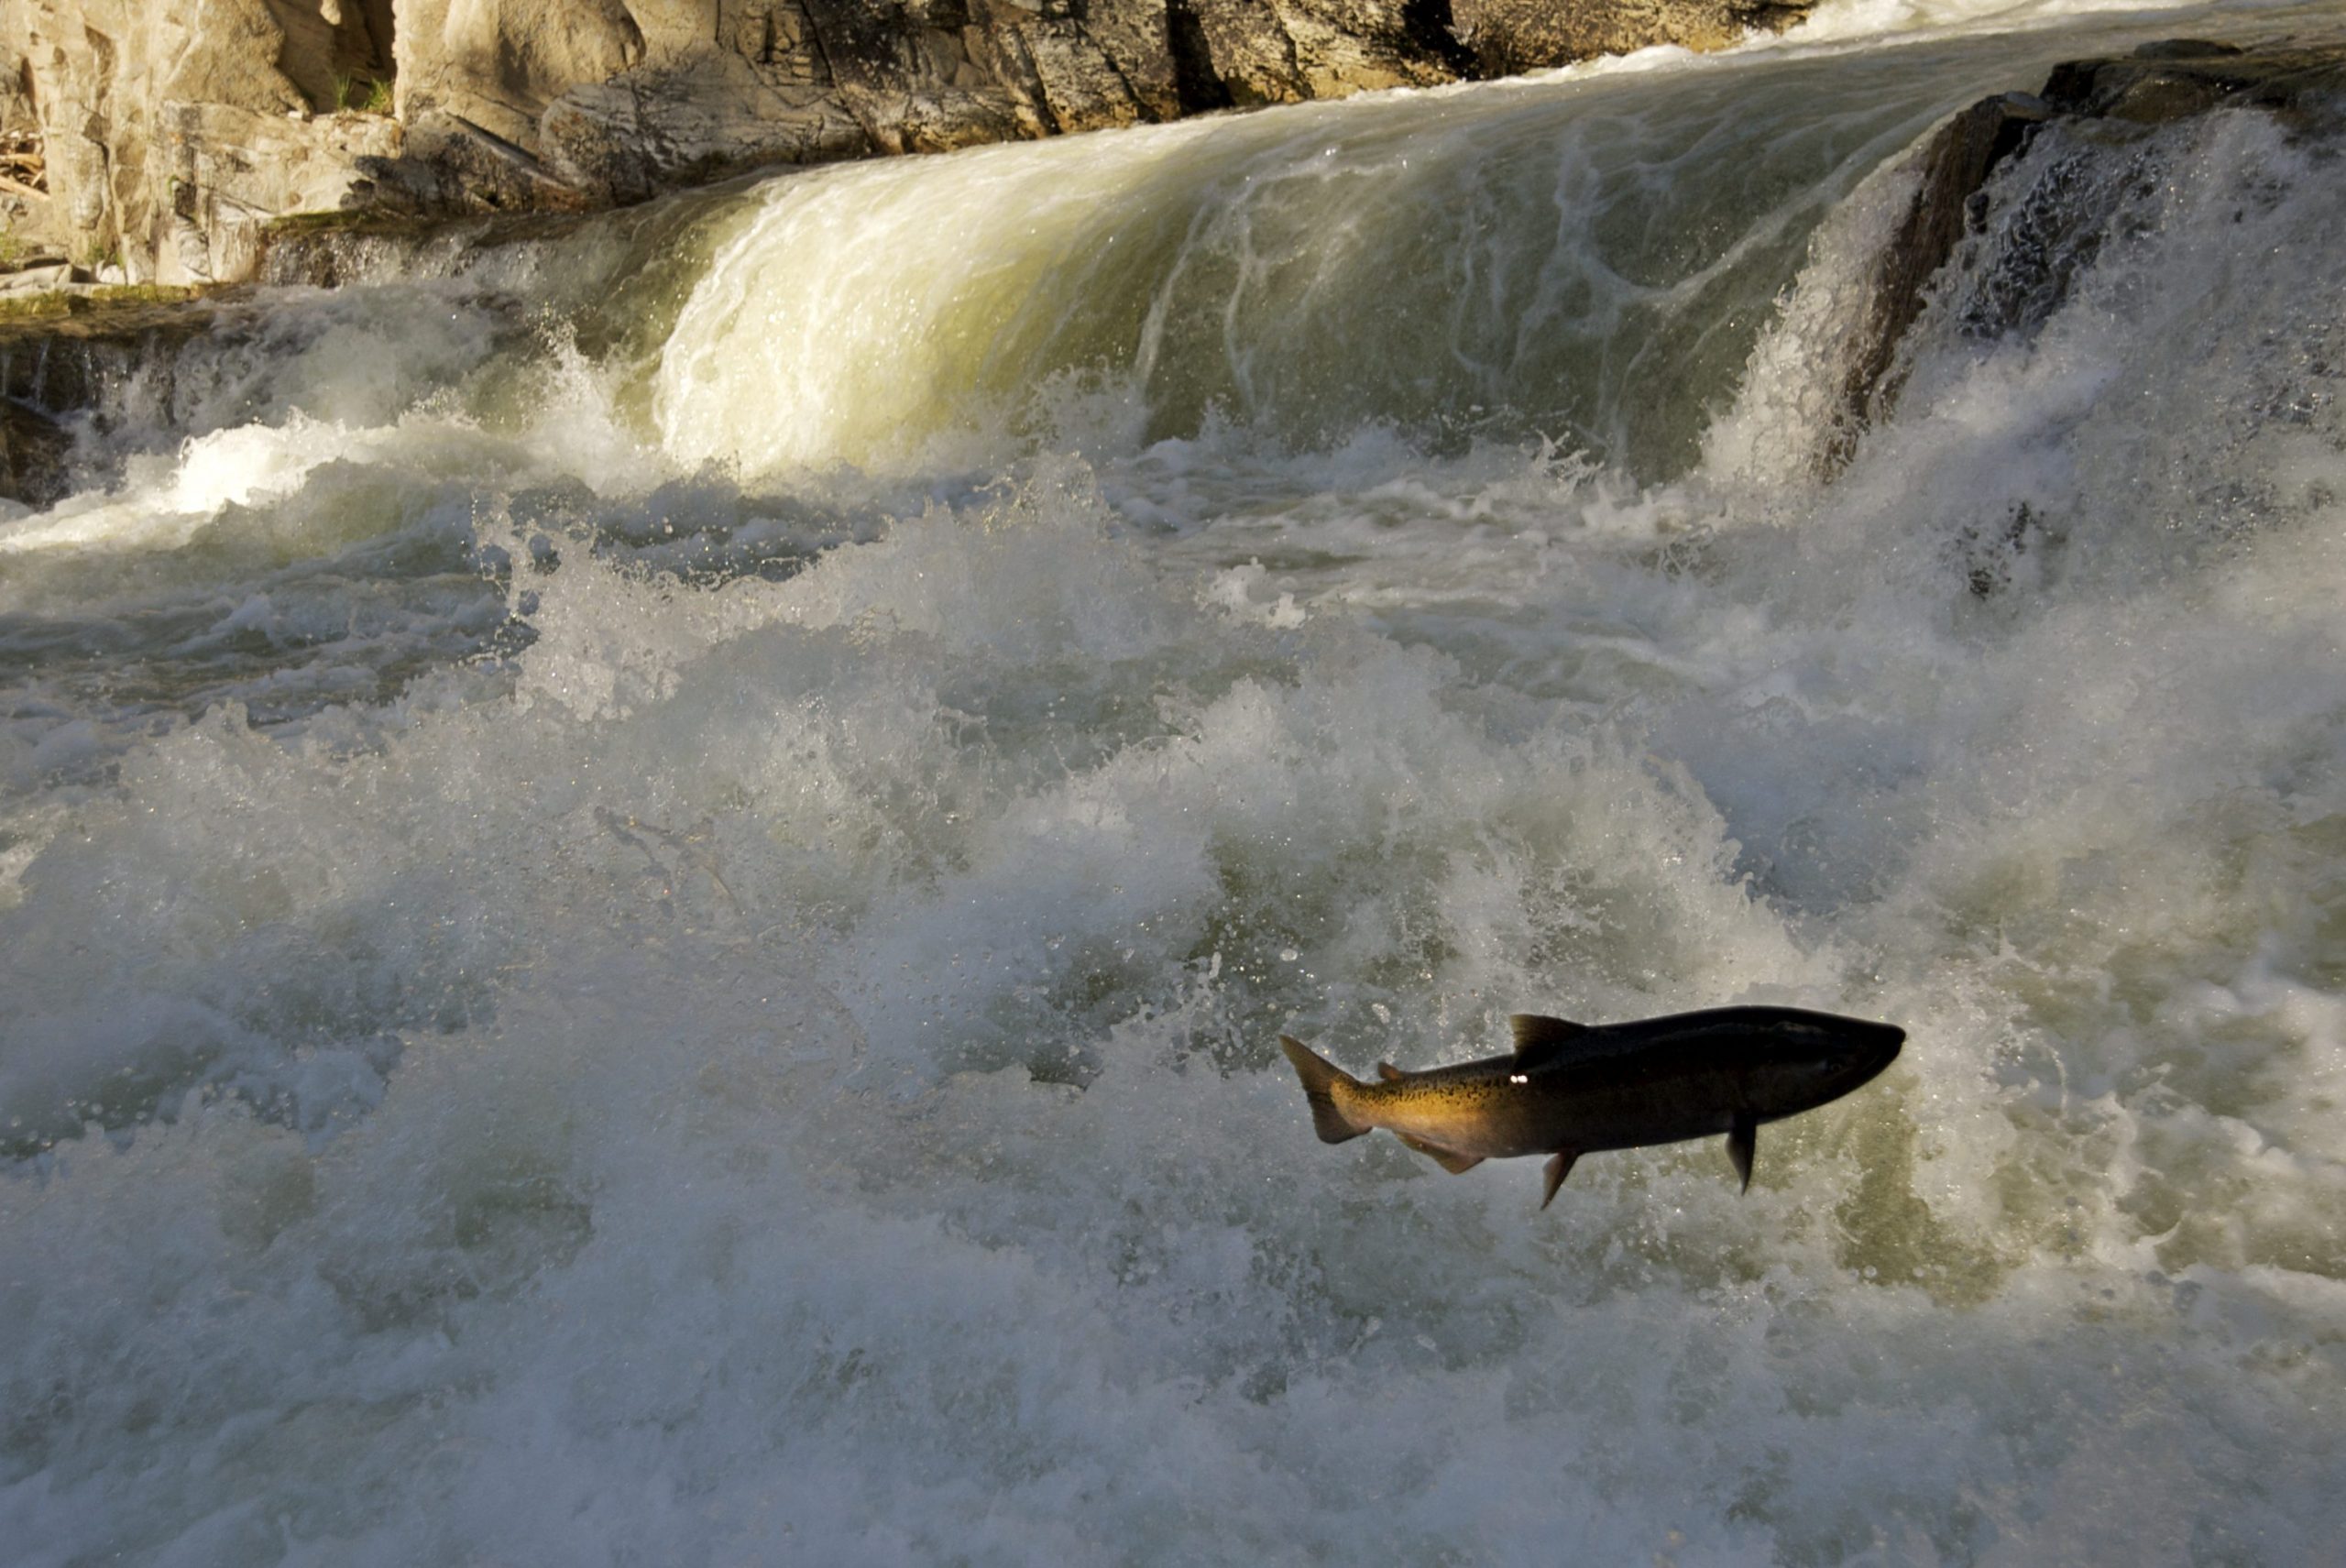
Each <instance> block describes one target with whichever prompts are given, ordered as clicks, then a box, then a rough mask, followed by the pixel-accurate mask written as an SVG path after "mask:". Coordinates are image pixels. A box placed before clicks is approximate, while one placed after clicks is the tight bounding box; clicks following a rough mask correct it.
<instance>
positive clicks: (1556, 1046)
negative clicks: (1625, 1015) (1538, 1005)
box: [1507, 1013, 1588, 1072]
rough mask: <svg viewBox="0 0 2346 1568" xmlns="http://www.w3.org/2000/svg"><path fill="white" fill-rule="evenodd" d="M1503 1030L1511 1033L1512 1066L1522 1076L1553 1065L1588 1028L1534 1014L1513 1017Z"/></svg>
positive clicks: (1569, 1021) (1511, 1016)
mask: <svg viewBox="0 0 2346 1568" xmlns="http://www.w3.org/2000/svg"><path fill="white" fill-rule="evenodd" d="M1507 1027H1508V1028H1510V1029H1513V1030H1514V1031H1515V1064H1516V1066H1518V1067H1519V1068H1521V1069H1524V1070H1525V1071H1526V1072H1529V1071H1530V1070H1531V1069H1533V1068H1535V1067H1540V1066H1543V1065H1545V1064H1546V1063H1548V1062H1551V1061H1554V1060H1555V1059H1556V1058H1558V1057H1560V1056H1562V1055H1563V1054H1565V1053H1566V1052H1567V1051H1569V1050H1570V1049H1571V1048H1572V1045H1573V1041H1575V1040H1577V1039H1578V1038H1579V1037H1580V1036H1583V1035H1585V1034H1587V1033H1588V1025H1585V1024H1575V1023H1573V1021H1572V1020H1571V1019H1569V1018H1543V1017H1541V1016H1540V1014H1537V1013H1514V1014H1508V1016H1507Z"/></svg>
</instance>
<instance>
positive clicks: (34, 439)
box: [0, 398, 73, 507]
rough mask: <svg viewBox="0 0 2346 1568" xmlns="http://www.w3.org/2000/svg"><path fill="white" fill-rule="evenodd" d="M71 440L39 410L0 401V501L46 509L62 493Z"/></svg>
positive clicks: (7, 401) (10, 400)
mask: <svg viewBox="0 0 2346 1568" xmlns="http://www.w3.org/2000/svg"><path fill="white" fill-rule="evenodd" d="M72 450H73V438H72V436H71V434H69V433H67V432H66V431H65V429H64V428H63V427H62V426H61V425H60V424H59V423H58V422H56V421H55V420H53V419H51V418H50V417H49V415H47V414H45V413H43V412H41V411H39V410H38V409H33V408H27V407H26V406H25V405H24V404H22V403H20V402H17V401H16V400H15V399H14V398H0V500H9V501H17V502H21V503H23V504H24V505H26V506H36V507H38V506H47V505H48V504H49V502H51V501H54V500H55V499H58V497H60V496H61V495H63V494H64V493H65V461H66V458H67V456H68V455H70V454H71V452H72Z"/></svg>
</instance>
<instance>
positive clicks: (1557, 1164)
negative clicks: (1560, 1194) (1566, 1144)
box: [1540, 1149, 1580, 1209]
mask: <svg viewBox="0 0 2346 1568" xmlns="http://www.w3.org/2000/svg"><path fill="white" fill-rule="evenodd" d="M1578 1158H1580V1151H1579V1150H1578V1149H1558V1150H1557V1151H1556V1152H1555V1153H1554V1154H1552V1155H1551V1156H1550V1157H1548V1166H1547V1174H1548V1190H1546V1191H1545V1192H1542V1193H1541V1194H1540V1207H1541V1208H1542V1209H1544V1208H1546V1207H1547V1206H1548V1205H1549V1204H1551V1203H1552V1202H1554V1201H1556V1189H1557V1188H1559V1187H1562V1185H1563V1184H1564V1178H1565V1177H1567V1176H1570V1175H1571V1174H1572V1173H1573V1161H1574V1160H1576V1159H1578Z"/></svg>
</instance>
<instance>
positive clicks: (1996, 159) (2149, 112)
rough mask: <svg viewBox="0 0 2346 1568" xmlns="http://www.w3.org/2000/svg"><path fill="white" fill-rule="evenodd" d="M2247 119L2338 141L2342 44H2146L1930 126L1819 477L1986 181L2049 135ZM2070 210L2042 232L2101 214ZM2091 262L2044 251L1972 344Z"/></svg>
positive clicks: (1837, 458)
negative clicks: (2271, 119) (2034, 273)
mask: <svg viewBox="0 0 2346 1568" xmlns="http://www.w3.org/2000/svg"><path fill="white" fill-rule="evenodd" d="M2242 110H2254V111H2258V112H2262V113H2265V114H2270V115H2274V116H2275V118H2277V119H2278V120H2279V121H2280V122H2281V124H2282V125H2283V126H2285V127H2286V128H2287V129H2288V130H2289V131H2290V132H2291V134H2293V135H2298V136H2306V137H2320V138H2323V139H2335V138H2336V137H2338V136H2339V134H2340V133H2341V131H2346V43H2334V42H2333V43H2322V44H2305V43H2299V42H2294V41H2291V42H2282V43H2276V44H2268V45H2264V46H2260V47H2257V48H2254V49H2243V48H2242V47H2240V46H2239V45H2236V44H2230V43H2220V42H2215V41H2211V40H2209V39H2203V38H2171V39H2167V40H2165V41H2162V42H2158V43H2151V44H2144V45H2143V46H2142V47H2141V48H2140V49H2136V50H2134V52H2133V53H2132V54H2131V55H2126V56H2123V57H2120V58H2114V59H2106V60H2072V61H2070V62H2068V63H2066V64H2064V65H2059V66H2055V68H2054V70H2053V72H2052V74H2051V75H2050V76H2049V77H2048V78H2046V80H2045V85H2044V87H2043V89H2042V90H2041V91H2040V92H2037V93H2000V94H1998V95H1997V96H1995V97H1992V98H1984V99H1982V100H1980V101H1979V103H1977V104H1972V105H1971V106H1970V107H1969V108H1968V109H1965V110H1963V111H1961V112H1960V113H1958V114H1957V115H1955V116H1954V117H1953V118H1952V119H1950V120H1948V121H1947V122H1946V124H1945V125H1943V126H1940V127H1939V128H1938V130H1937V131H1936V132H1935V133H1934V134H1933V135H1932V136H1931V137H1929V138H1927V139H1926V140H1925V141H1924V143H1923V144H1922V145H1921V146H1920V147H1918V148H1916V149H1915V150H1914V152H1913V154H1911V155H1910V157H1909V159H1908V166H1909V167H1910V168H1911V169H1912V170H1913V171H1914V172H1915V173H1916V174H1917V176H1918V179H1917V181H1916V184H1915V189H1914V194H1913V201H1912V202H1911V203H1909V205H1908V207H1907V209H1906V212H1905V214H1904V216H1903V218H1902V221H1901V222H1900V223H1899V225H1898V226H1897V228H1896V230H1895V231H1894V233H1893V235H1892V236H1891V240H1890V242H1889V244H1888V245H1886V246H1885V247H1883V249H1882V252H1881V258H1880V263H1879V264H1878V266H1877V268H1876V270H1875V274H1874V278H1873V282H1872V288H1871V291H1870V293H1869V299H1868V301H1867V302H1866V305H1865V307H1864V308H1865V311H1866V313H1867V319H1866V321H1865V322H1864V323H1863V325H1862V327H1861V328H1860V329H1859V331H1858V334H1857V339H1856V342H1857V347H1856V350H1855V352H1854V353H1853V354H1852V355H1851V356H1850V357H1849V359H1848V360H1847V378H1846V380H1845V381H1844V383H1843V390H1842V395H1841V408H1840V410H1839V417H1838V418H1837V419H1836V422H1835V429H1834V432H1833V435H1832V439H1831V441H1830V443H1829V445H1828V447H1827V449H1826V451H1825V464H1826V467H1827V469H1828V471H1830V470H1831V469H1835V468H1837V467H1838V466H1840V465H1841V464H1842V463H1843V462H1844V461H1845V460H1846V459H1847V456H1848V455H1849V452H1850V450H1851V448H1852V447H1853V446H1854V444H1855V443H1856V441H1857V439H1858V435H1859V434H1860V433H1862V432H1863V431H1864V429H1865V428H1866V426H1867V425H1868V424H1869V423H1870V422H1875V421H1878V420H1880V418H1881V417H1882V416H1883V415H1884V414H1886V413H1887V412H1888V411H1889V410H1890V408H1891V405H1892V404H1893V403H1894V402H1895V401H1896V400H1897V397H1898V392H1899V389H1900V386H1901V384H1902V370H1901V367H1900V365H1899V363H1898V346H1899V342H1900V340H1901V339H1902V337H1903V336H1904V335H1905V333H1906V330H1907V328H1909V327H1910V326H1912V325H1913V323H1914V320H1915V318H1916V317H1917V316H1919V315H1920V314H1921V313H1922V312H1923V309H1924V305H1925V304H1926V303H1927V302H1928V299H1929V294H1930V290H1931V287H1932V285H1933V280H1935V278H1937V277H1938V276H1939V274H1940V272H1941V271H1942V269H1945V268H1946V265H1947V263H1948V262H1949V261H1950V260H1951V259H1953V258H1955V256H1956V254H1957V247H1959V246H1960V245H1961V243H1962V241H1963V239H1964V238H1965V236H1967V235H1968V234H1969V233H1970V232H1972V230H1973V228H1974V227H1975V226H1976V225H1977V224H1978V222H1979V209H1980V205H1981V203H1982V200H1983V198H1982V192H1984V190H1985V189H1986V187H1987V185H1988V183H1989V181H1990V178H1991V177H1993V176H1994V175H1995V174H1996V173H1997V171H1998V170H2001V169H2002V168H2003V167H2004V166H2005V164H2006V163H2007V162H2008V161H2009V160H2011V159H2012V158H2014V157H2015V156H2017V155H2018V154H2020V153H2021V152H2023V150H2024V149H2026V148H2028V147H2029V146H2030V144H2031V143H2032V142H2034V139H2035V138H2036V137H2039V136H2041V135H2043V134H2044V133H2045V130H2046V129H2047V128H2048V127H2052V126H2067V127H2069V128H2070V129H2072V130H2080V131H2084V132H2086V133H2087V136H2088V140H2090V141H2091V142H2094V143H2096V144H2098V145H2100V146H2102V147H2105V148H2110V149H2112V150H2122V149H2123V148H2126V147H2127V146H2128V145H2129V144H2131V143H2133V142H2136V141H2138V140H2140V139H2141V138H2143V137H2147V136H2149V135H2150V134H2152V133H2153V132H2154V131H2155V130H2156V129H2157V128H2158V127H2159V126H2165V125H2169V124H2172V123H2174V122H2176V121H2178V120H2182V119H2186V118H2188V117H2190V116H2192V115H2202V114H2207V113H2210V112H2219V111H2224V112H2230V111H2242ZM2069 205H2070V208H2071V210H2070V211H2068V212H2066V214H2051V215H2050V218H2049V220H2048V221H2049V222H2052V223H2055V224H2066V225H2069V226H2071V227H2073V228H2076V227H2081V226H2086V225H2092V224H2094V223H2096V222H2097V221H2098V220H2099V218H2100V217H2101V216H2102V215H2103V214H2096V213H2089V212H2083V211H2078V210H2076V208H2077V203H2076V201H2075V200H2074V199H2073V200H2072V201H2071V203H2069ZM2086 254H2088V251H2087V250H2086V249H2084V248H2072V249H2064V248H2062V247H2057V246H2049V247H2046V248H2045V252H2044V256H2045V263H2044V264H2045V266H2047V267H2049V268H2051V269H2053V270H2052V271H2051V272H2049V273H2048V275H2046V276H2045V277H2042V278H2035V279H2028V280H2006V282H2005V285H2004V286H2003V287H2001V289H1998V290H1993V291H1988V292H1989V295H1990V298H1993V299H1995V300H1998V301H2000V302H2001V303H2000V304H1999V305H1998V306H1997V307H1996V309H1997V311H1998V312H1999V313H1998V314H1996V315H1995V316H1994V317H1993V318H1992V319H1991V318H1990V317H1986V316H1982V317H1980V318H1979V319H1977V320H1974V321H1972V322H1971V323H1970V326H1971V328H1972V330H1974V331H1976V332H1977V333H1978V334H1980V335H1982V336H1996V335H2001V334H2002V333H2004V332H2007V331H2011V330H2012V329H2014V328H2016V327H2022V328H2024V327H2026V326H2028V325H2030V324H2033V323H2031V322H2029V321H2023V320H2021V319H2018V317H2017V316H2016V315H2015V314H2014V313H2015V312H2019V311H2023V310H2024V311H2026V312H2028V313H2031V314H2032V316H2034V318H2036V319H2041V318H2042V317H2043V316H2045V315H2046V314H2049V313H2050V312H2051V311H2052V310H2053V309H2054V308H2055V306H2057V305H2058V303H2059V302H2060V301H2061V299H2062V298H2064V297H2065V295H2066V289H2067V286H2068V269H2070V268H2072V267H2073V266H2074V264H2075V262H2076V261H2077V259H2079V258H2082V257H2083V256H2084V255H2086Z"/></svg>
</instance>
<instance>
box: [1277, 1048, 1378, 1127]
mask: <svg viewBox="0 0 2346 1568" xmlns="http://www.w3.org/2000/svg"><path fill="white" fill-rule="evenodd" d="M1279 1048H1280V1049H1282V1050H1284V1051H1285V1052H1287V1059H1288V1060H1289V1061H1291V1062H1293V1063H1294V1064H1295V1076H1296V1077H1298V1078H1299V1079H1301V1080H1303V1097H1304V1098H1305V1099H1306V1100H1309V1101H1310V1102H1311V1127H1312V1130H1313V1131H1314V1132H1316V1133H1318V1134H1319V1135H1320V1141H1321V1143H1323V1144H1341V1143H1343V1142H1344V1141H1345V1140H1346V1139H1347V1138H1356V1137H1359V1136H1360V1135H1362V1134H1363V1133H1365V1132H1367V1131H1369V1129H1368V1128H1367V1127H1365V1126H1361V1125H1358V1124H1355V1123H1354V1121H1353V1119H1352V1118H1351V1117H1349V1116H1347V1115H1345V1114H1344V1113H1343V1112H1342V1111H1340V1110H1338V1109H1337V1107H1336V1085H1337V1084H1339V1083H1349V1084H1351V1085H1352V1086H1353V1087H1354V1089H1358V1088H1359V1087H1360V1080H1358V1079H1356V1078H1354V1076H1353V1075H1352V1074H1351V1073H1348V1072H1346V1071H1345V1070H1344V1069H1343V1068H1340V1067H1338V1066H1337V1065H1336V1064H1335V1063H1334V1062H1332V1061H1330V1060H1329V1059H1328V1058H1326V1057H1323V1056H1321V1054H1320V1053H1319V1052H1317V1051H1315V1050H1313V1049H1312V1048H1311V1047H1310V1046H1307V1045H1305V1044H1304V1043H1303V1042H1302V1041H1301V1040H1299V1039H1297V1038H1296V1037H1295V1036H1293V1035H1281V1036H1279Z"/></svg>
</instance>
